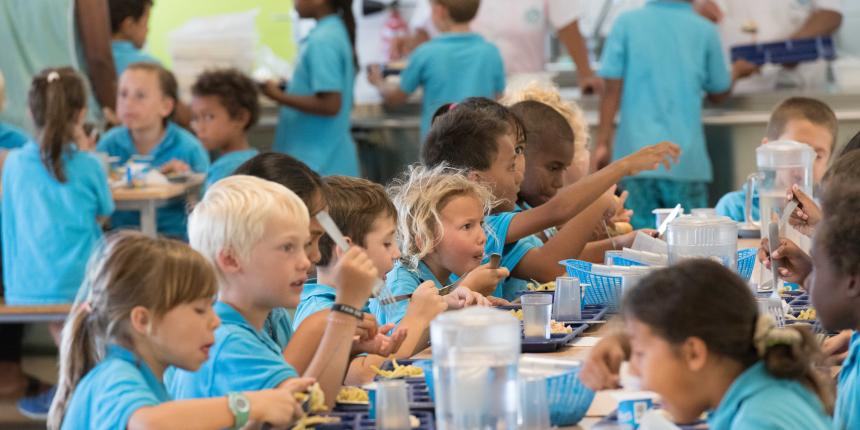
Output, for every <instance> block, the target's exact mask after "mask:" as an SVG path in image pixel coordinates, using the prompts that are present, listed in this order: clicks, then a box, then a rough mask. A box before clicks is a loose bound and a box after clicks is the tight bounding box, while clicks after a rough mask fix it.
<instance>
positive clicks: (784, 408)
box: [708, 362, 832, 430]
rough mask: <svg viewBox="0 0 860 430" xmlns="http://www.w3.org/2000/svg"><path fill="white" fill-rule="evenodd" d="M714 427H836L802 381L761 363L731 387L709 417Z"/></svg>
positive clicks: (729, 429)
mask: <svg viewBox="0 0 860 430" xmlns="http://www.w3.org/2000/svg"><path fill="white" fill-rule="evenodd" d="M708 428H710V429H711V430H758V429H773V430H779V429H783V430H794V429H805V430H818V429H820V430H826V429H831V428H832V423H831V421H830V417H828V416H827V413H826V412H825V411H824V405H822V404H821V400H819V399H818V397H817V396H816V395H815V394H814V393H813V392H812V391H811V390H809V389H808V388H806V387H805V386H803V384H801V383H800V382H798V381H794V380H790V379H780V378H776V377H774V376H772V375H771V374H770V373H768V371H767V369H766V368H765V367H764V363H762V362H758V363H756V364H754V365H752V366H751V367H750V368H749V369H747V370H746V371H744V373H742V374H741V375H740V376H738V378H737V379H735V381H734V382H732V385H731V386H730V387H729V389H728V391H726V394H725V395H724V396H723V399H722V400H721V401H720V405H719V406H717V409H715V410H714V411H712V412H711V413H710V415H709V416H708Z"/></svg>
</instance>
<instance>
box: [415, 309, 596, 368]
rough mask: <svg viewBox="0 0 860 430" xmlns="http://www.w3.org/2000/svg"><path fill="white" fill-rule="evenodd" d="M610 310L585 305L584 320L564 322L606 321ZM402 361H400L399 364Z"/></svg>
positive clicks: (564, 321)
mask: <svg viewBox="0 0 860 430" xmlns="http://www.w3.org/2000/svg"><path fill="white" fill-rule="evenodd" d="M522 308H523V305H510V306H496V309H500V310H503V311H515V310H519V309H522ZM608 313H609V309H608V308H607V307H606V305H585V306H583V307H582V319H579V320H563V321H560V322H563V323H590V322H602V321H606V320H607V318H606V314H608ZM399 362H400V361H398V363H399Z"/></svg>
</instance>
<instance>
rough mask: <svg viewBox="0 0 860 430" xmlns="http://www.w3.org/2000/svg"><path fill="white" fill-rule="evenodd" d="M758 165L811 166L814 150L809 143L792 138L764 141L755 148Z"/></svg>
mask: <svg viewBox="0 0 860 430" xmlns="http://www.w3.org/2000/svg"><path fill="white" fill-rule="evenodd" d="M755 154H756V163H757V164H758V166H759V167H782V166H805V165H808V166H809V167H810V168H811V167H812V162H813V161H814V160H815V151H814V150H813V149H812V147H810V146H809V145H806V144H804V143H800V142H795V141H793V140H777V141H773V142H768V143H765V144H763V145H761V146H759V147H758V148H756V150H755Z"/></svg>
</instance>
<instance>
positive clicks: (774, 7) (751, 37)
mask: <svg viewBox="0 0 860 430" xmlns="http://www.w3.org/2000/svg"><path fill="white" fill-rule="evenodd" d="M715 3H716V4H717V5H718V6H719V7H720V9H722V11H723V20H722V21H720V23H719V29H720V36H721V38H722V40H723V46H724V48H725V50H726V59H727V60H728V59H730V58H731V57H730V55H729V52H730V50H731V47H732V46H736V45H745V44H750V43H765V42H774V41H780V40H785V39H788V38H789V36H791V34H792V33H794V32H795V31H797V30H798V29H799V28H800V27H801V26H803V23H804V22H806V19H807V18H808V17H809V15H810V14H812V12H813V11H815V10H817V9H826V10H833V11H836V12H840V13H841V12H842V0H715ZM745 27H746V28H750V27H754V28H755V29H756V30H757V31H756V32H755V34H753V33H750V32H744V28H745ZM826 73H827V72H826V66H825V64H824V63H823V62H820V61H819V62H816V63H806V64H802V65H800V67H798V68H796V69H795V70H785V69H783V68H782V67H780V66H778V65H766V66H765V67H763V68H762V71H761V74H759V75H753V76H751V77H749V78H746V79H743V80H740V81H738V83H737V86H736V87H735V90H736V91H738V92H750V91H763V90H773V89H774V88H775V87H776V85H777V82H778V81H780V80H782V81H786V82H795V83H797V84H798V85H800V86H801V87H803V88H807V89H810V88H822V87H823V86H824V85H825V84H826V82H827V74H826Z"/></svg>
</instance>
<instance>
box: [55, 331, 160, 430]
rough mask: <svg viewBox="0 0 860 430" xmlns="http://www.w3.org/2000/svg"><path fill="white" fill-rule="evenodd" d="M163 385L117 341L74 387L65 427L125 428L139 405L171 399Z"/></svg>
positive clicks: (152, 404)
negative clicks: (117, 343)
mask: <svg viewBox="0 0 860 430" xmlns="http://www.w3.org/2000/svg"><path fill="white" fill-rule="evenodd" d="M170 400H171V399H170V396H169V395H168V394H167V390H165V388H164V384H162V383H161V381H160V380H159V379H158V378H156V376H155V374H154V373H153V372H152V370H151V369H150V368H149V366H147V365H146V363H144V362H143V360H141V359H140V358H139V357H137V356H136V355H135V354H134V353H132V352H131V351H129V350H127V349H125V348H123V347H121V346H119V345H115V344H111V345H108V346H107V354H106V356H105V358H104V360H102V361H101V362H100V363H99V364H97V365H96V367H94V368H93V369H92V370H90V371H89V372H87V374H86V375H85V376H84V377H83V379H81V381H80V382H79V383H78V386H77V387H75V391H74V392H73V393H72V396H71V398H70V399H69V404H68V405H69V406H68V409H67V410H66V415H65V416H64V417H63V425H62V426H61V428H62V429H63V430H66V429H69V430H72V429H94V430H95V429H98V430H109V429H115V430H125V429H126V428H127V426H128V421H129V420H130V419H131V416H132V415H133V414H134V412H135V411H137V410H138V409H140V408H143V407H148V406H157V405H159V404H161V403H164V402H168V401H170Z"/></svg>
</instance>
